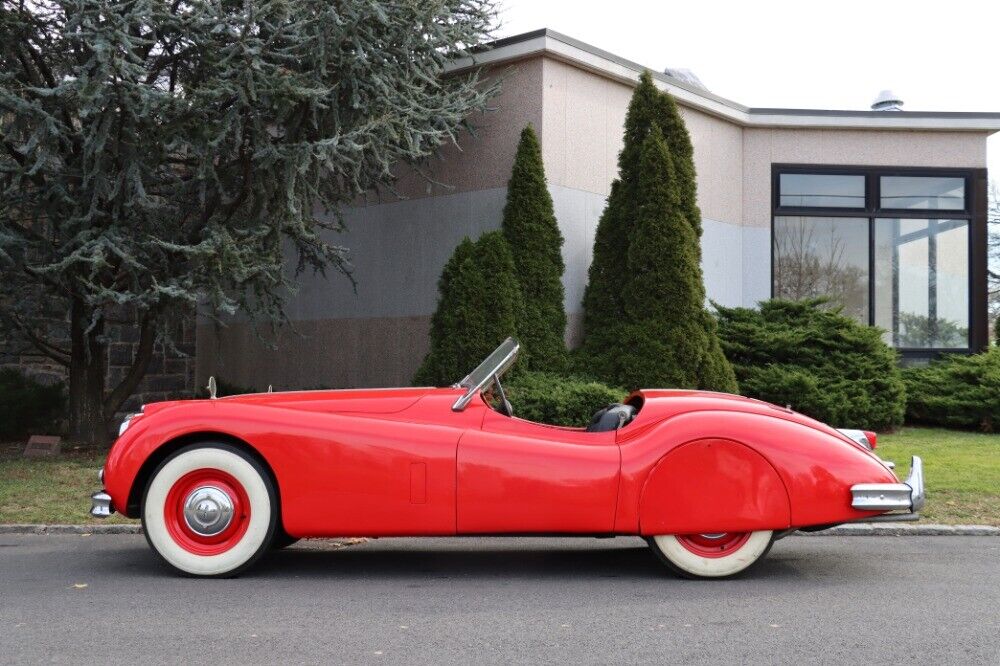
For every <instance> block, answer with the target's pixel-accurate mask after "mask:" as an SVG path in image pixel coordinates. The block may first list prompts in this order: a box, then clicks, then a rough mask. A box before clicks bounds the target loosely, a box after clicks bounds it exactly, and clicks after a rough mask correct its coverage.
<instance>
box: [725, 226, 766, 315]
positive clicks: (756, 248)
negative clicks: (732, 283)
mask: <svg viewBox="0 0 1000 666" xmlns="http://www.w3.org/2000/svg"><path fill="white" fill-rule="evenodd" d="M742 229H743V305H744V306H745V307H754V306H755V305H757V303H758V302H759V301H763V300H766V299H768V298H770V297H771V228H770V227H743V228H742ZM735 270H736V268H735V266H734V272H735Z"/></svg>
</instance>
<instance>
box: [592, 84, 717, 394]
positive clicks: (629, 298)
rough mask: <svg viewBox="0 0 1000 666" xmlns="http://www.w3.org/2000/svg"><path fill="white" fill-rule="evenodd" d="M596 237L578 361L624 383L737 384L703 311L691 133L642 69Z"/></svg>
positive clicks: (607, 379) (714, 387) (599, 375)
mask: <svg viewBox="0 0 1000 666" xmlns="http://www.w3.org/2000/svg"><path fill="white" fill-rule="evenodd" d="M618 169H619V177H618V179H617V180H616V181H615V182H614V183H612V186H611V193H610V195H609V197H608V203H607V206H606V208H605V210H604V213H603V214H602V215H601V219H600V221H599V222H598V226H597V232H596V234H595V237H594V260H593V262H592V264H591V267H590V274H589V280H588V284H587V290H586V292H585V294H584V299H583V306H584V320H583V323H584V339H583V344H582V346H581V352H580V354H579V355H576V358H577V359H578V360H579V363H580V364H579V365H578V366H577V368H576V369H577V371H578V372H580V373H583V374H586V375H588V376H593V377H595V378H597V379H600V380H602V381H605V382H609V383H612V384H618V385H622V386H627V387H629V388H641V387H646V388H659V387H662V388H668V387H673V388H700V389H710V390H716V391H728V392H735V391H736V390H737V386H736V379H735V377H734V375H733V370H732V368H731V367H730V366H729V363H728V362H727V360H726V358H725V356H724V355H723V354H722V351H721V349H720V347H719V345H718V341H717V339H716V331H715V325H714V322H713V320H712V317H711V316H710V315H709V314H708V313H707V312H706V311H705V306H704V303H705V286H704V280H703V276H702V271H701V242H700V237H701V213H700V211H699V210H698V206H697V191H696V187H695V175H694V174H695V172H694V161H693V150H692V148H691V139H690V136H689V135H688V132H687V129H686V128H685V126H684V120H683V118H681V115H680V112H679V111H678V109H677V105H676V104H675V103H674V101H673V99H672V98H671V97H670V95H668V94H667V93H665V92H661V91H660V90H658V89H657V88H656V85H655V84H654V83H653V79H652V77H651V76H650V74H649V72H644V73H643V75H642V77H641V79H640V82H639V85H638V86H637V87H636V89H635V92H634V93H633V95H632V100H631V102H630V103H629V109H628V114H627V116H626V119H625V138H624V145H623V147H622V151H621V153H620V154H619V156H618Z"/></svg>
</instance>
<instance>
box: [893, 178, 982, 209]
mask: <svg viewBox="0 0 1000 666" xmlns="http://www.w3.org/2000/svg"><path fill="white" fill-rule="evenodd" d="M879 193H880V198H879V207H880V208H888V209H893V208H898V209H905V210H911V209H919V210H965V179H964V178H953V177H944V178H939V177H927V176H882V177H881V178H880V179H879Z"/></svg>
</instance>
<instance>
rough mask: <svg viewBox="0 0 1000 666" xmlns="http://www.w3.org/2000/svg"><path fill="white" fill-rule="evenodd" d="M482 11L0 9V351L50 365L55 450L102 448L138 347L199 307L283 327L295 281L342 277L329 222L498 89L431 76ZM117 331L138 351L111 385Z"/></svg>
mask: <svg viewBox="0 0 1000 666" xmlns="http://www.w3.org/2000/svg"><path fill="white" fill-rule="evenodd" d="M496 13H497V12H496V6H495V3H494V2H493V0H445V1H443V2H404V3H398V2H384V1H382V0H372V1H370V2H335V3H333V2H328V1H326V0H247V2H194V3H189V2H160V1H153V2H130V3H129V2H125V3H122V2H107V1H106V0H74V1H73V2H63V1H62V0H32V2H22V1H19V0H0V271H2V274H0V277H2V279H0V338H2V339H4V340H16V341H18V342H24V343H26V344H31V345H32V346H34V348H35V350H36V351H37V352H38V353H39V354H41V355H44V356H46V357H47V358H49V359H51V360H52V361H53V362H54V363H57V364H59V365H61V366H63V367H65V368H66V374H67V375H68V379H69V393H68V421H69V435H70V437H72V438H73V439H75V440H84V441H90V442H102V441H106V438H107V435H108V431H109V427H110V426H111V423H112V420H113V419H114V416H115V413H116V412H117V411H118V410H119V408H120V407H121V406H122V404H123V403H124V401H125V400H126V399H127V398H128V397H129V395H130V394H132V393H133V392H134V391H135V389H136V388H137V386H138V383H139V381H140V380H141V379H142V377H143V375H144V374H145V373H146V371H147V369H148V368H149V365H150V362H151V359H152V357H153V349H154V344H157V343H162V342H165V341H167V340H168V339H169V337H170V330H171V328H172V324H173V323H175V322H176V321H177V320H178V318H181V317H183V316H186V315H188V314H189V313H190V312H191V311H192V310H193V309H194V308H196V307H201V306H202V305H205V306H208V307H210V308H212V309H214V310H215V311H217V312H221V313H232V312H235V311H237V310H238V311H240V313H241V314H242V315H244V316H247V317H251V318H254V319H256V320H258V321H262V322H274V323H281V322H283V321H284V304H285V302H286V299H287V295H288V294H289V293H291V292H292V291H293V290H294V287H295V283H296V280H295V276H296V269H298V270H306V269H311V270H316V271H324V270H330V271H336V270H344V271H346V270H348V263H347V261H348V257H347V251H346V248H343V247H340V246H339V245H337V244H336V243H335V242H334V236H333V234H332V233H330V232H332V231H336V230H339V229H340V228H341V224H340V215H339V211H340V209H341V208H342V207H343V206H348V205H350V203H351V202H352V201H354V200H356V199H357V197H358V196H359V195H360V194H362V193H364V192H366V191H368V190H371V189H373V188H378V187H381V186H390V185H391V184H392V182H393V166H394V165H398V164H400V163H418V162H420V161H422V160H424V159H425V158H427V157H428V156H430V155H433V154H434V153H435V152H436V150H437V149H438V148H439V147H440V146H441V145H442V144H444V143H447V142H452V141H453V140H454V139H455V137H456V135H457V133H458V132H460V131H461V130H462V129H463V128H464V127H466V126H467V125H468V122H469V121H468V119H469V117H470V114H471V113H472V112H473V111H475V110H479V109H483V108H484V107H485V106H486V104H487V100H488V99H489V98H490V96H491V95H493V94H494V93H495V92H496V90H497V85H498V83H497V82H496V81H493V82H485V81H483V80H482V79H481V78H480V76H479V72H478V70H477V69H475V68H474V69H472V70H470V71H469V72H467V73H459V74H450V73H448V72H447V69H448V67H449V66H450V64H451V63H452V62H454V60H455V59H456V58H462V57H466V56H469V55H471V54H472V53H474V52H475V50H476V49H477V48H478V47H479V46H481V45H483V44H484V43H485V42H487V41H488V40H489V39H490V38H491V36H492V32H493V26H494V24H495V18H496ZM289 255H291V261H290V262H289ZM296 260H297V261H296ZM53 310H55V311H56V312H63V313H66V317H65V321H56V322H54V323H53V322H52V317H51V312H52V311H53ZM123 313H124V314H123ZM126 315H127V316H128V317H130V318H131V319H132V320H133V321H134V324H135V328H136V329H137V331H138V344H137V345H136V352H135V354H134V355H133V360H132V363H131V367H130V368H129V369H128V371H127V372H125V373H124V374H123V375H121V376H119V375H116V374H115V373H112V372H110V371H109V356H110V351H109V348H110V342H111V339H112V330H113V329H114V327H115V326H117V325H118V323H119V322H118V320H119V319H121V318H123V317H125V316H126ZM109 382H110V383H109Z"/></svg>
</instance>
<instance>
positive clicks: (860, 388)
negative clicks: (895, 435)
mask: <svg viewBox="0 0 1000 666" xmlns="http://www.w3.org/2000/svg"><path fill="white" fill-rule="evenodd" d="M716 308H717V310H718V321H719V338H720V340H721V344H722V349H723V351H724V352H725V354H726V357H727V358H728V359H729V361H730V362H731V363H732V367H733V369H734V370H735V371H736V377H737V380H738V381H739V385H740V390H741V392H742V393H743V395H746V396H749V397H752V398H757V399H760V400H765V401H767V402H771V403H774V404H776V405H781V406H785V405H790V406H791V407H792V409H794V410H796V411H798V412H801V413H803V414H806V415H808V416H811V417H813V418H815V419H818V420H820V421H824V422H826V423H829V424H830V425H833V426H836V427H840V428H863V429H872V430H889V429H892V428H894V427H896V426H898V425H900V424H901V423H902V422H903V413H904V410H905V407H906V390H905V387H904V384H903V380H902V376H901V374H900V369H899V365H898V358H897V354H896V352H895V351H894V350H893V349H892V348H890V347H889V346H888V345H886V344H885V342H883V341H882V332H881V331H880V330H879V329H877V328H873V327H870V326H865V325H863V324H859V323H858V322H857V321H855V320H854V319H851V318H849V317H846V316H844V315H843V314H841V313H840V312H839V311H837V310H836V309H831V308H830V307H829V304H828V303H827V302H826V301H824V300H823V299H812V300H805V301H786V300H778V299H775V300H769V301H763V302H762V303H760V307H759V309H751V308H726V307H721V306H718V305H717V306H716Z"/></svg>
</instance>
